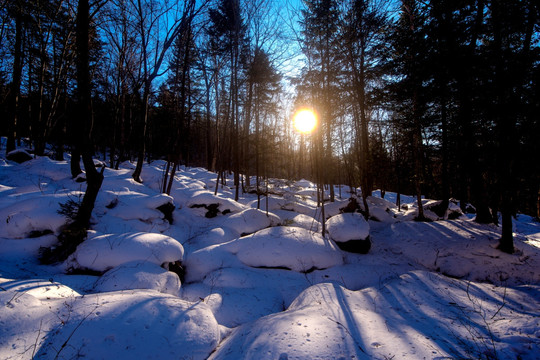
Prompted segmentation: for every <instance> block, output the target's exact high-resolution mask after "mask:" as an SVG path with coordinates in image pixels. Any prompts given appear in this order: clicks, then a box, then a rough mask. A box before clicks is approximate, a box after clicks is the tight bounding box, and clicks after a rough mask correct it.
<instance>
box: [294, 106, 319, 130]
mask: <svg viewBox="0 0 540 360" xmlns="http://www.w3.org/2000/svg"><path fill="white" fill-rule="evenodd" d="M293 125H294V127H295V129H296V130H297V131H299V132H301V133H304V134H308V133H310V132H312V131H313V129H315V126H317V116H316V115H315V113H314V112H313V111H311V110H308V109H301V110H299V111H298V112H297V113H296V114H295V115H294V119H293Z"/></svg>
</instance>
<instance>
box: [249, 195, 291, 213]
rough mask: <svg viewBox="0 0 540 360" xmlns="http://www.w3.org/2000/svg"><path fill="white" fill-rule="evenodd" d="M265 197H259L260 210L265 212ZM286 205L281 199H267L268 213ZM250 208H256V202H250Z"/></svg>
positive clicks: (272, 197) (273, 197) (271, 197)
mask: <svg viewBox="0 0 540 360" xmlns="http://www.w3.org/2000/svg"><path fill="white" fill-rule="evenodd" d="M266 201H267V198H266V197H261V201H260V208H261V210H266ZM285 204H286V200H285V199H283V198H282V197H277V196H269V197H268V211H274V210H281V209H282V208H283V207H284V206H285ZM248 205H249V206H250V207H252V208H256V207H257V200H252V201H251V202H250V203H249V204H248Z"/></svg>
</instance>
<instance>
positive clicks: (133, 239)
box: [68, 233, 184, 271]
mask: <svg viewBox="0 0 540 360" xmlns="http://www.w3.org/2000/svg"><path fill="white" fill-rule="evenodd" d="M183 256H184V248H183V247H182V244H180V243H179V242H178V241H176V240H175V239H173V238H172V237H170V236H166V235H162V234H153V233H124V234H107V235H101V236H96V237H94V238H90V239H87V240H85V241H84V242H83V243H82V244H80V245H79V246H78V247H77V250H76V251H75V253H73V255H71V256H70V258H69V259H68V264H69V265H70V266H72V267H74V268H84V269H89V270H95V271H106V270H109V269H111V268H113V267H117V266H120V265H122V264H125V263H128V262H131V261H137V260H142V261H147V262H151V263H154V264H156V265H162V264H163V263H166V262H175V261H182V258H183Z"/></svg>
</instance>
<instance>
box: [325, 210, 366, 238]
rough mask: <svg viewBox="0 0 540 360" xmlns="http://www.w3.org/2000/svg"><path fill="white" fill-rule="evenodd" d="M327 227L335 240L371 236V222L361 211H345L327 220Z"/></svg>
mask: <svg viewBox="0 0 540 360" xmlns="http://www.w3.org/2000/svg"><path fill="white" fill-rule="evenodd" d="M326 229H327V230H328V234H329V235H330V238H331V239H332V240H334V241H335V242H346V241H349V240H365V239H366V238H367V237H368V236H369V224H368V222H367V221H366V220H365V219H364V216H362V214H359V213H344V214H339V215H336V216H332V217H331V218H330V219H328V220H327V221H326Z"/></svg>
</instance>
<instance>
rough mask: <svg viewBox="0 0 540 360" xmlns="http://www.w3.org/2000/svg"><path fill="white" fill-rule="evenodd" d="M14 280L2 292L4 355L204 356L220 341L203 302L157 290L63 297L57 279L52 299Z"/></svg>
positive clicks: (1, 352)
mask: <svg viewBox="0 0 540 360" xmlns="http://www.w3.org/2000/svg"><path fill="white" fill-rule="evenodd" d="M49 284H50V283H49ZM9 285H10V286H7V285H6V284H5V283H4V284H2V287H3V288H5V289H6V288H7V289H6V290H7V291H1V292H0V308H1V309H3V310H1V311H2V317H1V319H2V320H1V321H2V326H0V358H2V359H8V358H9V359H21V360H22V359H28V358H35V359H54V358H65V359H71V358H89V359H109V358H111V357H119V358H121V359H182V358H188V357H189V359H201V360H202V359H206V358H208V356H209V355H210V353H211V352H212V351H213V350H214V349H215V348H216V346H217V345H218V343H219V341H220V339H221V332H220V327H219V325H218V323H217V322H216V319H215V317H214V315H213V314H212V311H211V310H210V308H209V307H208V306H207V305H206V304H205V303H202V302H200V301H199V302H196V303H192V302H187V301H184V300H181V299H179V298H178V297H176V296H172V295H168V294H161V293H158V292H156V291H152V290H132V291H123V292H107V293H99V294H87V295H84V296H78V294H71V295H70V296H68V297H59V296H55V295H54V293H55V292H56V290H55V286H54V285H51V284H50V286H49V289H50V291H49V296H47V297H41V298H38V297H35V296H33V295H32V294H30V293H28V292H17V291H14V290H12V289H11V284H9ZM62 291H64V290H62ZM64 292H65V291H64Z"/></svg>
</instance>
